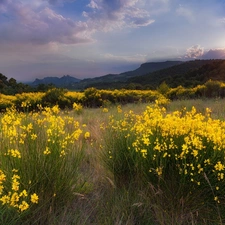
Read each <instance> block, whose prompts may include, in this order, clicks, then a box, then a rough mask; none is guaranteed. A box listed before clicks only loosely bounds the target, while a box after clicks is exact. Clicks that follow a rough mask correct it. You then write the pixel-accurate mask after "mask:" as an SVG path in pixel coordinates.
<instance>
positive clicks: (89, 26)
mask: <svg viewBox="0 0 225 225" xmlns="http://www.w3.org/2000/svg"><path fill="white" fill-rule="evenodd" d="M211 58H225V0H0V73H2V74H4V75H5V76H7V77H8V78H11V77H13V78H15V79H16V80H17V81H20V82H23V81H33V80H35V78H43V77H48V76H56V77H62V76H63V75H71V76H74V77H76V78H79V79H84V78H91V77H97V76H103V75H106V74H109V73H113V74H117V73H121V72H125V71H129V70H134V69H136V68H138V67H139V66H140V65H141V64H142V63H145V62H157V61H166V60H182V61H185V60H194V59H211Z"/></svg>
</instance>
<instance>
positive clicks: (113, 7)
mask: <svg viewBox="0 0 225 225" xmlns="http://www.w3.org/2000/svg"><path fill="white" fill-rule="evenodd" d="M140 2H141V1H140V0H91V1H90V3H89V4H88V5H87V6H88V7H90V8H91V9H93V11H91V12H83V15H84V16H85V17H87V18H88V19H89V22H90V24H91V26H92V27H94V28H96V29H101V30H104V31H110V30H113V29H115V28H117V29H122V28H124V27H140V26H148V25H149V24H151V23H153V22H154V20H152V19H150V15H149V12H148V11H146V10H145V9H143V8H140V7H138V3H140Z"/></svg>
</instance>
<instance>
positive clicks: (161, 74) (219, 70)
mask: <svg viewBox="0 0 225 225" xmlns="http://www.w3.org/2000/svg"><path fill="white" fill-rule="evenodd" d="M209 79H211V80H218V81H225V60H221V59H218V60H194V61H187V62H183V63H181V64H179V65H176V66H172V67H170V68H166V69H163V70H158V71H155V72H152V73H149V74H146V75H143V76H139V77H137V76H136V77H133V78H130V79H128V80H127V83H138V84H139V85H145V86H146V85H149V86H150V87H151V88H156V87H157V86H159V85H160V84H161V83H162V82H164V81H165V82H166V83H167V84H168V85H169V86H170V87H177V86H179V85H182V86H184V87H193V86H196V85H198V84H204V83H205V82H206V81H208V80H209Z"/></svg>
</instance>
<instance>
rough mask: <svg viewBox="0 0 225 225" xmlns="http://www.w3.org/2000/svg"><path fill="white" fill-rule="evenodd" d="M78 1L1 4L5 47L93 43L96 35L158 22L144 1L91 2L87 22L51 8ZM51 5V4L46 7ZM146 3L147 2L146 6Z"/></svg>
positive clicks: (8, 0) (0, 27)
mask: <svg viewBox="0 0 225 225" xmlns="http://www.w3.org/2000/svg"><path fill="white" fill-rule="evenodd" d="M72 1H75V0H39V1H38V2H36V3H35V4H33V3H31V2H30V1H27V0H21V1H13V0H1V1H0V21H1V24H0V40H1V42H2V43H4V44H5V43H9V42H17V43H22V44H23V43H33V44H35V45H40V44H46V43H50V42H56V43H61V44H80V43H90V42H93V41H94V40H93V38H92V36H93V33H95V32H97V31H106V32H107V31H112V30H114V29H122V28H124V27H131V28H138V27H143V26H148V25H150V24H152V23H153V22H154V20H153V19H150V15H149V12H148V11H147V10H145V9H144V8H143V5H142V7H139V6H138V5H140V4H139V3H140V2H142V1H143V0H90V2H89V4H88V5H87V8H89V10H88V11H84V12H83V16H84V17H83V20H80V21H74V20H72V19H71V18H68V17H65V16H63V15H61V14H59V13H57V12H56V11H54V10H53V9H54V8H52V7H51V5H52V4H54V5H55V4H63V3H64V2H72ZM46 3H48V4H46ZM142 3H143V2H142Z"/></svg>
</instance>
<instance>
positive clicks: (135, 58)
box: [104, 53, 147, 63]
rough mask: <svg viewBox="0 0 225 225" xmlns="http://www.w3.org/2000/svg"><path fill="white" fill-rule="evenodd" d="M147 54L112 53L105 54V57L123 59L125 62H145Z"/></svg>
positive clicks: (114, 59)
mask: <svg viewBox="0 0 225 225" xmlns="http://www.w3.org/2000/svg"><path fill="white" fill-rule="evenodd" d="M146 57H147V55H143V54H135V55H129V56H128V55H113V54H111V53H106V54H104V58H105V59H107V60H110V61H111V60H113V61H119V62H121V61H123V62H132V63H137V62H138V63H143V62H146Z"/></svg>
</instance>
